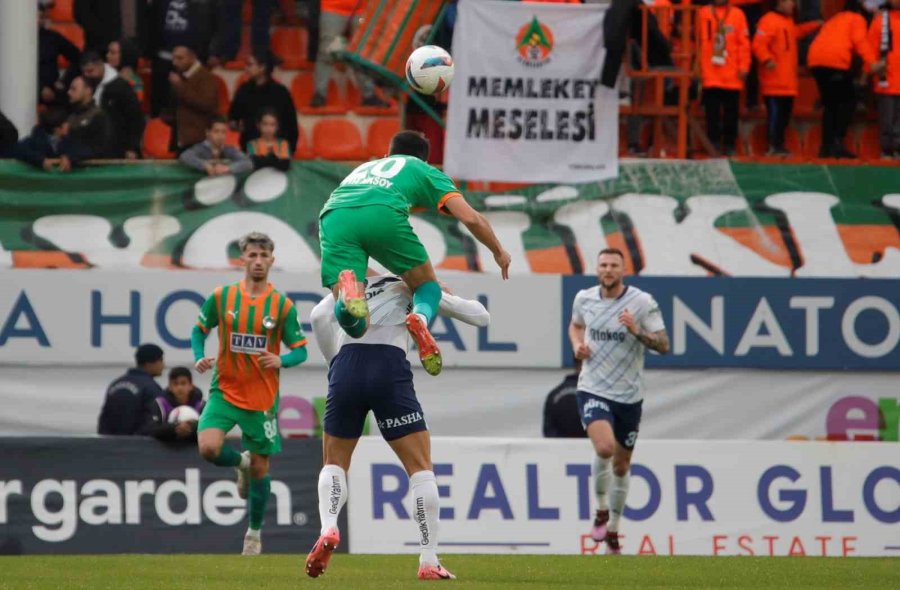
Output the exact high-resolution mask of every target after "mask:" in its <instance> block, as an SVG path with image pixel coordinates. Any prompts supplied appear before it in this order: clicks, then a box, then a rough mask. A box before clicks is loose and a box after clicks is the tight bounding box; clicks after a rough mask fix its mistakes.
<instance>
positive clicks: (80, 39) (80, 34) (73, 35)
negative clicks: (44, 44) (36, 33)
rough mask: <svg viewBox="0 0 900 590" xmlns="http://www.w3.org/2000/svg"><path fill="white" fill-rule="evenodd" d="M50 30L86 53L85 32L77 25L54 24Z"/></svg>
mask: <svg viewBox="0 0 900 590" xmlns="http://www.w3.org/2000/svg"><path fill="white" fill-rule="evenodd" d="M50 28H51V29H53V30H54V31H56V32H57V33H59V34H60V35H62V36H63V37H65V38H66V39H68V40H69V41H71V42H72V45H74V46H75V47H77V48H78V50H79V51H84V30H83V29H82V28H81V26H80V25H77V24H75V23H56V22H55V23H53V24H51V25H50Z"/></svg>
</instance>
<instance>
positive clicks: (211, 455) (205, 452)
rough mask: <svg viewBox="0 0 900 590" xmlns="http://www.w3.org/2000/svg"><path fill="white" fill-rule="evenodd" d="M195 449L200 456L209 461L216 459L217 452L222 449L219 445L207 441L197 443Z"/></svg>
mask: <svg viewBox="0 0 900 590" xmlns="http://www.w3.org/2000/svg"><path fill="white" fill-rule="evenodd" d="M197 450H198V451H199V452H200V456H201V457H203V458H204V459H205V460H207V461H209V462H210V463H211V462H213V461H215V460H216V457H218V456H219V453H220V452H221V451H222V447H221V446H219V445H212V444H209V443H202V442H201V443H200V444H199V445H197Z"/></svg>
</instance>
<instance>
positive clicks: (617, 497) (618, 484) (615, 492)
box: [608, 472, 630, 532]
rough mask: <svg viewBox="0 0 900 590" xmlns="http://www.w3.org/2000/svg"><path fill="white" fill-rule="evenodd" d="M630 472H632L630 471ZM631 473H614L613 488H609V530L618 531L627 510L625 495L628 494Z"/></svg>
mask: <svg viewBox="0 0 900 590" xmlns="http://www.w3.org/2000/svg"><path fill="white" fill-rule="evenodd" d="M629 473H630V472H629ZM629 473H626V474H625V475H616V474H613V478H612V488H611V489H610V490H609V526H608V530H610V531H612V532H618V530H619V519H620V518H622V511H624V510H625V496H627V495H628V480H629V479H630V475H629Z"/></svg>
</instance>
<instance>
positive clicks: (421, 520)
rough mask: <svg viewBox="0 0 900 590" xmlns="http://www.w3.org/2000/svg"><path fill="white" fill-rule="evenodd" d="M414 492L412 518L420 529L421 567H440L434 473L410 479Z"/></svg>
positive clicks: (437, 506) (436, 490)
mask: <svg viewBox="0 0 900 590" xmlns="http://www.w3.org/2000/svg"><path fill="white" fill-rule="evenodd" d="M409 487H410V489H411V490H412V516H413V522H415V523H416V528H417V529H419V548H420V549H421V553H420V554H419V565H422V564H424V563H427V564H429V565H440V561H438V556H437V544H438V517H439V514H440V506H439V503H438V489H437V480H436V479H435V478H434V472H433V471H417V472H416V473H413V474H412V476H410V478H409Z"/></svg>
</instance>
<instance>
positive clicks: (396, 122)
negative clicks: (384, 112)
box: [366, 119, 400, 158]
mask: <svg viewBox="0 0 900 590" xmlns="http://www.w3.org/2000/svg"><path fill="white" fill-rule="evenodd" d="M398 131H400V119H376V120H374V121H372V124H371V125H369V132H368V134H367V135H366V151H367V152H368V153H369V157H370V158H382V157H384V156H385V155H386V154H387V153H388V149H389V148H390V145H391V138H392V137H393V136H394V134H395V133H397V132H398Z"/></svg>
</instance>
